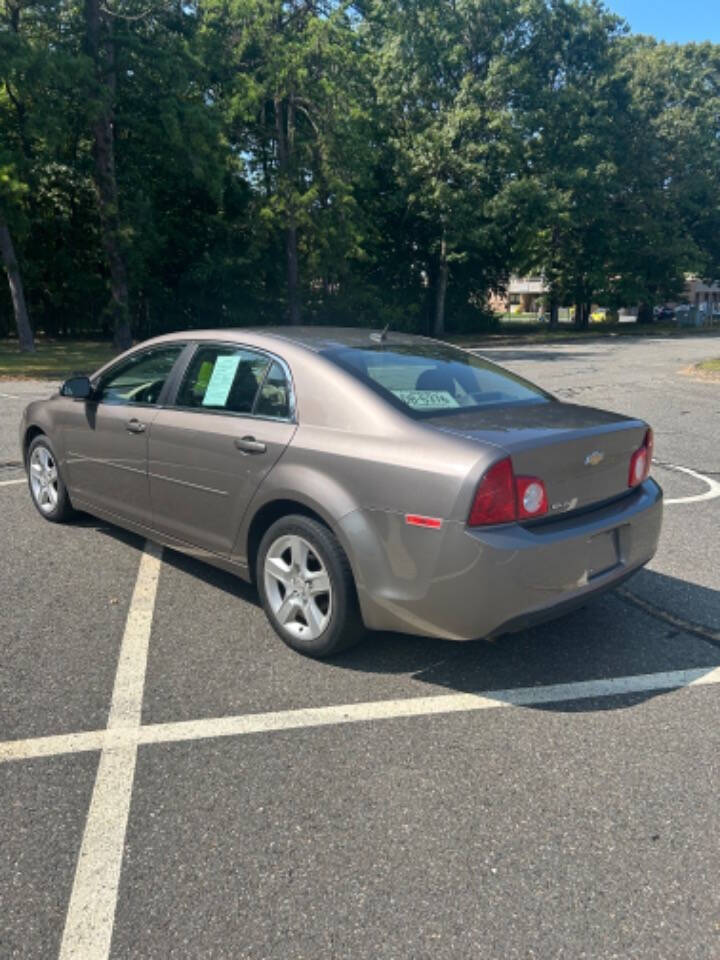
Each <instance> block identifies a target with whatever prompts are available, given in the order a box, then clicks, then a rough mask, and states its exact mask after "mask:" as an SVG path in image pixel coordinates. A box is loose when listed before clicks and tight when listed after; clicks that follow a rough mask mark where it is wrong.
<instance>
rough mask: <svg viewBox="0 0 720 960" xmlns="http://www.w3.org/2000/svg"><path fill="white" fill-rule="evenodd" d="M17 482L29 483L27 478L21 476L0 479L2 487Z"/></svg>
mask: <svg viewBox="0 0 720 960" xmlns="http://www.w3.org/2000/svg"><path fill="white" fill-rule="evenodd" d="M16 483H27V478H26V477H20V478H19V479H18V480H0V487H12V486H13V485H14V484H16Z"/></svg>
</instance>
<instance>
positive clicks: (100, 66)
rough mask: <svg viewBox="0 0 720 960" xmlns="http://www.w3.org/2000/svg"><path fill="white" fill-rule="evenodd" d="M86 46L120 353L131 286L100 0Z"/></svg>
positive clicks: (111, 68) (111, 70) (127, 340)
mask: <svg viewBox="0 0 720 960" xmlns="http://www.w3.org/2000/svg"><path fill="white" fill-rule="evenodd" d="M85 44H86V51H87V54H88V56H90V57H91V58H92V60H93V63H94V64H95V79H96V81H97V85H98V86H97V96H98V100H99V102H98V108H97V115H96V117H95V120H94V121H93V125H92V136H93V158H94V161H95V188H96V191H97V197H98V209H99V213H100V230H101V233H102V242H103V249H104V251H105V258H106V260H107V265H108V269H109V271H110V295H111V314H112V321H113V343H114V345H115V346H116V347H117V348H118V349H120V350H127V348H128V347H130V346H132V334H131V331H130V311H129V308H128V283H127V268H126V265H125V258H124V256H123V253H122V247H121V242H120V217H119V212H118V194H117V179H116V177H115V132H114V106H115V83H116V77H115V45H114V42H113V37H112V23H111V22H110V21H109V20H106V19H105V18H104V17H103V15H102V13H101V7H100V0H85Z"/></svg>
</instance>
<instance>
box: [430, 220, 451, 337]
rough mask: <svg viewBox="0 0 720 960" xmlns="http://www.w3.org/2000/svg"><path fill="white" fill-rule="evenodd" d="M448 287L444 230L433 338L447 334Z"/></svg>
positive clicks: (441, 242) (441, 241)
mask: <svg viewBox="0 0 720 960" xmlns="http://www.w3.org/2000/svg"><path fill="white" fill-rule="evenodd" d="M447 285H448V262H447V239H446V237H445V230H444V229H443V233H442V237H441V239H440V258H439V262H438V272H437V286H436V288H435V314H434V317H433V336H435V337H441V336H443V334H444V333H445V294H446V293H447Z"/></svg>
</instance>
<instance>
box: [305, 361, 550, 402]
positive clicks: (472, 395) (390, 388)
mask: <svg viewBox="0 0 720 960" xmlns="http://www.w3.org/2000/svg"><path fill="white" fill-rule="evenodd" d="M323 356H326V357H327V358H328V359H329V360H332V361H333V363H336V364H337V365H338V366H340V367H342V368H343V369H344V370H347V371H348V373H351V374H352V375H353V376H354V377H357V379H358V380H361V381H362V382H363V383H366V384H367V385H368V386H370V387H372V389H373V390H375V391H376V393H379V394H380V395H381V396H383V397H385V399H387V400H388V401H389V402H390V403H392V404H393V406H396V407H399V408H400V409H402V410H403V411H404V412H405V413H408V414H410V415H411V416H413V417H416V418H422V417H424V416H427V417H437V416H438V415H443V414H448V415H451V414H453V413H458V412H461V411H462V412H467V411H468V410H473V409H475V410H479V409H482V408H483V407H487V406H491V405H492V406H498V405H506V404H518V403H538V402H540V403H542V402H543V401H547V400H550V399H551V397H550V395H549V394H547V393H545V392H544V391H543V390H541V389H540V388H539V387H535V386H533V385H532V384H531V383H528V382H527V381H526V380H523V379H522V377H516V376H515V375H514V374H512V373H509V372H508V371H507V370H502V369H501V368H500V367H497V366H495V364H493V363H489V362H488V361H487V360H482V359H481V358H480V357H476V356H474V355H473V354H471V353H467V352H466V351H465V350H458V349H456V348H455V347H451V346H448V345H446V344H439V343H427V344H425V343H419V344H412V345H409V344H392V343H384V344H377V345H374V344H368V346H367V347H332V348H330V349H328V350H324V351H323Z"/></svg>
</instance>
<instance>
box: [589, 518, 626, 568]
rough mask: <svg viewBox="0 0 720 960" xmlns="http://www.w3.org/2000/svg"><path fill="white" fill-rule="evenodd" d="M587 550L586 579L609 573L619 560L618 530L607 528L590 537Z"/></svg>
mask: <svg viewBox="0 0 720 960" xmlns="http://www.w3.org/2000/svg"><path fill="white" fill-rule="evenodd" d="M588 550H589V554H588V567H587V572H588V580H593V579H595V577H601V576H602V575H603V574H604V573H609V572H610V571H611V570H613V569H614V568H615V567H617V566H618V565H619V564H620V562H621V556H620V542H619V530H607V531H605V532H604V533H597V534H595V536H594V537H590V539H589V540H588Z"/></svg>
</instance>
